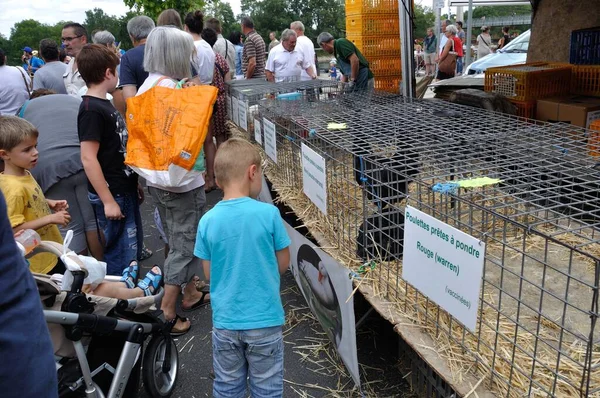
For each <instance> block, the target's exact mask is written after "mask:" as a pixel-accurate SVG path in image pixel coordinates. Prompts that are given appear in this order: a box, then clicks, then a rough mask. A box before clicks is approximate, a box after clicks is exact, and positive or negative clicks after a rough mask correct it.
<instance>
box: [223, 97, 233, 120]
mask: <svg viewBox="0 0 600 398" xmlns="http://www.w3.org/2000/svg"><path fill="white" fill-rule="evenodd" d="M225 104H226V105H227V119H229V120H233V114H232V113H233V112H232V109H231V107H232V105H231V97H230V96H227V99H226V100H225Z"/></svg>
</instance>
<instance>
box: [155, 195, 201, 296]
mask: <svg viewBox="0 0 600 398" xmlns="http://www.w3.org/2000/svg"><path fill="white" fill-rule="evenodd" d="M148 191H150V195H152V201H153V202H154V205H155V206H156V208H157V209H158V213H159V215H160V221H161V224H162V227H163V231H164V234H165V236H166V238H167V242H168V243H169V253H168V255H167V258H166V260H165V264H164V267H163V278H164V281H165V283H166V284H167V285H177V286H181V285H183V284H184V283H187V282H189V281H190V280H191V279H192V277H193V276H194V274H198V273H200V269H201V267H200V259H198V258H197V257H195V256H194V246H195V244H196V232H197V231H198V223H199V222H200V217H202V214H203V212H204V204H205V203H206V196H205V194H204V186H201V187H199V188H196V189H192V190H191V191H188V192H184V193H175V192H169V191H165V190H164V189H160V188H156V187H148Z"/></svg>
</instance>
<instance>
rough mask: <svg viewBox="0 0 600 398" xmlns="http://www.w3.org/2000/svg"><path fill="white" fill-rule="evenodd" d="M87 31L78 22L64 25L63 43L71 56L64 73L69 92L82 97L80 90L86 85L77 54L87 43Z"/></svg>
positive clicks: (66, 87)
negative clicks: (79, 68)
mask: <svg viewBox="0 0 600 398" xmlns="http://www.w3.org/2000/svg"><path fill="white" fill-rule="evenodd" d="M87 42H88V41H87V31H86V30H85V28H84V27H83V26H81V25H80V24H78V23H68V24H66V25H65V26H63V30H62V43H63V45H64V47H65V51H66V52H67V54H68V55H69V56H71V62H69V65H68V66H67V72H66V73H65V74H64V75H63V80H64V82H65V89H66V90H67V94H69V95H72V96H75V97H81V94H80V93H79V90H81V89H82V88H83V87H85V82H84V81H83V78H82V77H81V75H80V74H79V70H78V69H77V55H78V54H79V52H80V51H81V49H82V48H83V46H85V45H86V44H87Z"/></svg>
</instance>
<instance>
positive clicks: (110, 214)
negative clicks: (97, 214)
mask: <svg viewBox="0 0 600 398" xmlns="http://www.w3.org/2000/svg"><path fill="white" fill-rule="evenodd" d="M104 215H105V216H106V218H107V219H109V220H120V219H122V218H125V216H124V215H123V213H121V207H120V206H119V204H118V203H117V202H112V203H107V204H105V205H104Z"/></svg>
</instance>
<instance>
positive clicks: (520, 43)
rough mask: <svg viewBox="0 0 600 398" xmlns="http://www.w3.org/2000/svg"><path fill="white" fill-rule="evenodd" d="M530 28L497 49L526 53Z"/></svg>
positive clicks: (503, 51) (504, 51)
mask: <svg viewBox="0 0 600 398" xmlns="http://www.w3.org/2000/svg"><path fill="white" fill-rule="evenodd" d="M530 33H531V30H528V31H526V32H523V33H521V34H520V35H519V36H517V38H516V39H513V40H511V42H510V43H508V44H507V45H506V47H504V48H502V49H500V50H498V52H501V53H526V52H527V49H528V48H529V35H530Z"/></svg>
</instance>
